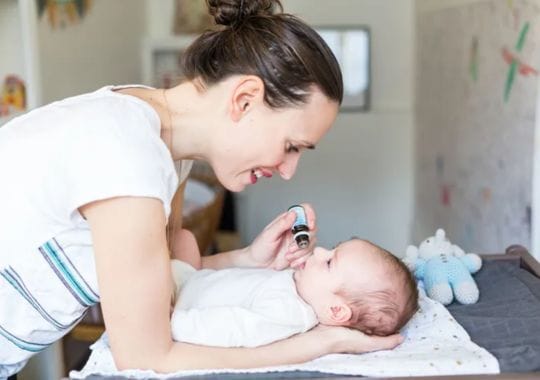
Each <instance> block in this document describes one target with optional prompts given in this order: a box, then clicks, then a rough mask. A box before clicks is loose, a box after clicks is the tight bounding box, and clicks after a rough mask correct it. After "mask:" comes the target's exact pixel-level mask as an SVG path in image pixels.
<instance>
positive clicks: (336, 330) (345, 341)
mask: <svg viewBox="0 0 540 380" xmlns="http://www.w3.org/2000/svg"><path fill="white" fill-rule="evenodd" d="M309 333H312V334H314V335H315V338H314V339H316V340H318V341H319V342H321V341H324V342H332V343H331V346H330V348H329V349H330V353H335V354H362V353H366V352H371V351H379V350H391V349H393V348H395V347H397V346H398V345H400V344H401V343H402V342H403V336H401V335H399V334H394V335H389V336H375V335H366V334H364V333H363V332H361V331H358V330H354V329H350V328H347V327H341V326H326V325H317V326H316V327H315V328H313V329H312V330H310V331H309V332H308V333H306V334H309Z"/></svg>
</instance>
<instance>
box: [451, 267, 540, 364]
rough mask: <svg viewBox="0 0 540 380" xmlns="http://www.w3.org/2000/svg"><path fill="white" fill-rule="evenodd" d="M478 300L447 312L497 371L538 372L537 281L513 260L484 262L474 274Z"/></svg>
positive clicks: (539, 294) (539, 319) (539, 283)
mask: <svg viewBox="0 0 540 380" xmlns="http://www.w3.org/2000/svg"><path fill="white" fill-rule="evenodd" d="M475 279H476V282H477V283H478V287H479V288H480V300H479V302H478V303H477V304H474V305H459V304H455V303H454V304H452V305H450V306H449V307H448V310H449V311H450V313H452V315H453V316H454V318H456V320H457V321H458V322H459V323H460V324H461V325H462V326H463V327H464V328H465V330H467V332H468V333H469V335H470V336H471V339H472V340H473V342H475V343H476V344H478V345H479V346H481V347H484V348H485V349H487V350H488V351H489V352H491V353H492V354H493V355H494V356H495V357H496V358H497V359H498V360H499V365H500V368H501V372H534V371H540V279H539V278H538V277H535V276H534V275H533V274H531V273H530V272H528V271H526V270H525V269H523V268H520V267H519V261H517V260H493V261H484V266H483V268H482V269H481V270H480V272H478V273H477V274H476V275H475Z"/></svg>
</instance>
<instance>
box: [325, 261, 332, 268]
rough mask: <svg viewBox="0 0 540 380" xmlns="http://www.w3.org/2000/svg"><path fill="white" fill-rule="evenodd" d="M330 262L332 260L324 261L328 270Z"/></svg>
mask: <svg viewBox="0 0 540 380" xmlns="http://www.w3.org/2000/svg"><path fill="white" fill-rule="evenodd" d="M331 262H332V259H330V260H327V261H326V265H327V266H328V268H330V263H331Z"/></svg>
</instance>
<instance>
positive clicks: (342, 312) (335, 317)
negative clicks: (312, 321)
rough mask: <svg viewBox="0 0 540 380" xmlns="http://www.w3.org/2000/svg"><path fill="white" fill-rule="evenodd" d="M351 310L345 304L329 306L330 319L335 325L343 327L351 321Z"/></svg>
mask: <svg viewBox="0 0 540 380" xmlns="http://www.w3.org/2000/svg"><path fill="white" fill-rule="evenodd" d="M351 317H352V310H351V308H350V307H349V305H347V304H346V303H343V302H340V303H338V304H335V305H334V306H330V318H331V319H332V322H334V323H335V324H336V325H344V324H346V323H347V322H349V321H350V320H351Z"/></svg>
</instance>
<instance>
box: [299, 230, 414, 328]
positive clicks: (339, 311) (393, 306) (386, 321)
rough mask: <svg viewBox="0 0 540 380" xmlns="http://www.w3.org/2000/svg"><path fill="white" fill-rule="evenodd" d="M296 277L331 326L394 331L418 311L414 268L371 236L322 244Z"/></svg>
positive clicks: (301, 290) (302, 292) (307, 298)
mask: <svg viewBox="0 0 540 380" xmlns="http://www.w3.org/2000/svg"><path fill="white" fill-rule="evenodd" d="M294 279H295V282H296V288H297V291H298V294H299V295H300V296H301V297H302V298H303V299H304V300H305V301H306V302H307V303H309V304H310V305H311V307H312V308H313V310H314V311H315V313H316V314H317V318H318V319H319V322H320V323H321V324H325V325H335V326H347V327H352V328H356V329H358V330H360V331H363V332H365V333H366V334H370V335H391V334H394V333H396V332H398V331H399V329H400V328H401V327H403V326H404V325H405V323H407V321H408V320H409V319H410V318H411V317H412V315H413V314H414V313H415V311H416V310H417V309H418V290H417V288H416V282H415V280H414V278H413V276H412V274H411V272H410V271H409V270H408V269H407V267H406V266H405V265H404V264H403V263H402V262H401V261H400V260H399V259H398V258H396V257H395V256H394V255H392V254H391V253H390V252H388V251H386V250H384V249H382V248H381V247H378V246H377V245H375V244H373V243H371V242H369V241H366V240H361V239H352V240H349V241H346V242H344V243H341V244H339V245H338V246H337V247H336V248H334V249H331V250H327V249H325V248H322V247H316V248H315V250H314V251H313V254H312V255H311V256H310V257H309V259H308V260H307V261H306V263H305V265H304V266H303V267H302V268H300V269H298V270H296V271H295V273H294Z"/></svg>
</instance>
